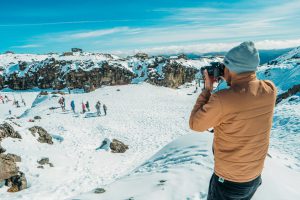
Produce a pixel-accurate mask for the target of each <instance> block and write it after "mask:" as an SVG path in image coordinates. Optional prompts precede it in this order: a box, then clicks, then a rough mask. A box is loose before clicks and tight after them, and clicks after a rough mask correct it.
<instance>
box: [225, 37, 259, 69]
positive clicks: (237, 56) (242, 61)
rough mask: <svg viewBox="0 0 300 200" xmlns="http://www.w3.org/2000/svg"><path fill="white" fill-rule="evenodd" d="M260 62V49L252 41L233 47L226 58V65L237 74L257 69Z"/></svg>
mask: <svg viewBox="0 0 300 200" xmlns="http://www.w3.org/2000/svg"><path fill="white" fill-rule="evenodd" d="M259 62H260V59H259V54H258V51H257V49H256V48H255V46H254V43H253V42H251V41H247V42H243V43H241V44H240V45H239V46H236V47H234V48H232V49H231V50H230V51H228V52H227V54H226V55H225V58H224V64H225V66H226V67H227V68H228V69H229V70H230V71H232V72H235V73H237V74H241V73H243V72H253V71H256V69H257V66H258V65H259Z"/></svg>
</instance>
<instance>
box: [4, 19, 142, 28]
mask: <svg viewBox="0 0 300 200" xmlns="http://www.w3.org/2000/svg"><path fill="white" fill-rule="evenodd" d="M136 20H137V19H115V20H88V21H86V20H82V21H58V22H42V23H23V24H0V27H22V26H47V25H63V24H90V23H107V22H130V21H136Z"/></svg>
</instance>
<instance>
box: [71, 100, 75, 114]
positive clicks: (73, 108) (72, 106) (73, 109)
mask: <svg viewBox="0 0 300 200" xmlns="http://www.w3.org/2000/svg"><path fill="white" fill-rule="evenodd" d="M71 108H72V111H73V113H75V102H74V100H72V101H71Z"/></svg>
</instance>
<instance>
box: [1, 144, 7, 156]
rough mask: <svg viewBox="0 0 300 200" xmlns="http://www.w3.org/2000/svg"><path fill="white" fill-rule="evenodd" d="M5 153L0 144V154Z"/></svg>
mask: <svg viewBox="0 0 300 200" xmlns="http://www.w3.org/2000/svg"><path fill="white" fill-rule="evenodd" d="M5 151H6V149H4V148H3V147H2V146H1V144H0V154H1V153H5Z"/></svg>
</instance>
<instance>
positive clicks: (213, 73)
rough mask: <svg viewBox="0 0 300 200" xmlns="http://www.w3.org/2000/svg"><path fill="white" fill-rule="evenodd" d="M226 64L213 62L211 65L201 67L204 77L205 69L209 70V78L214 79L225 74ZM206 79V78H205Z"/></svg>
mask: <svg viewBox="0 0 300 200" xmlns="http://www.w3.org/2000/svg"><path fill="white" fill-rule="evenodd" d="M224 69H225V65H224V64H223V63H221V62H211V63H210V65H209V66H204V67H202V68H201V74H202V77H204V71H205V70H207V73H208V76H209V78H211V79H212V80H218V78H219V77H220V76H224ZM203 79H204V78H203Z"/></svg>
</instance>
